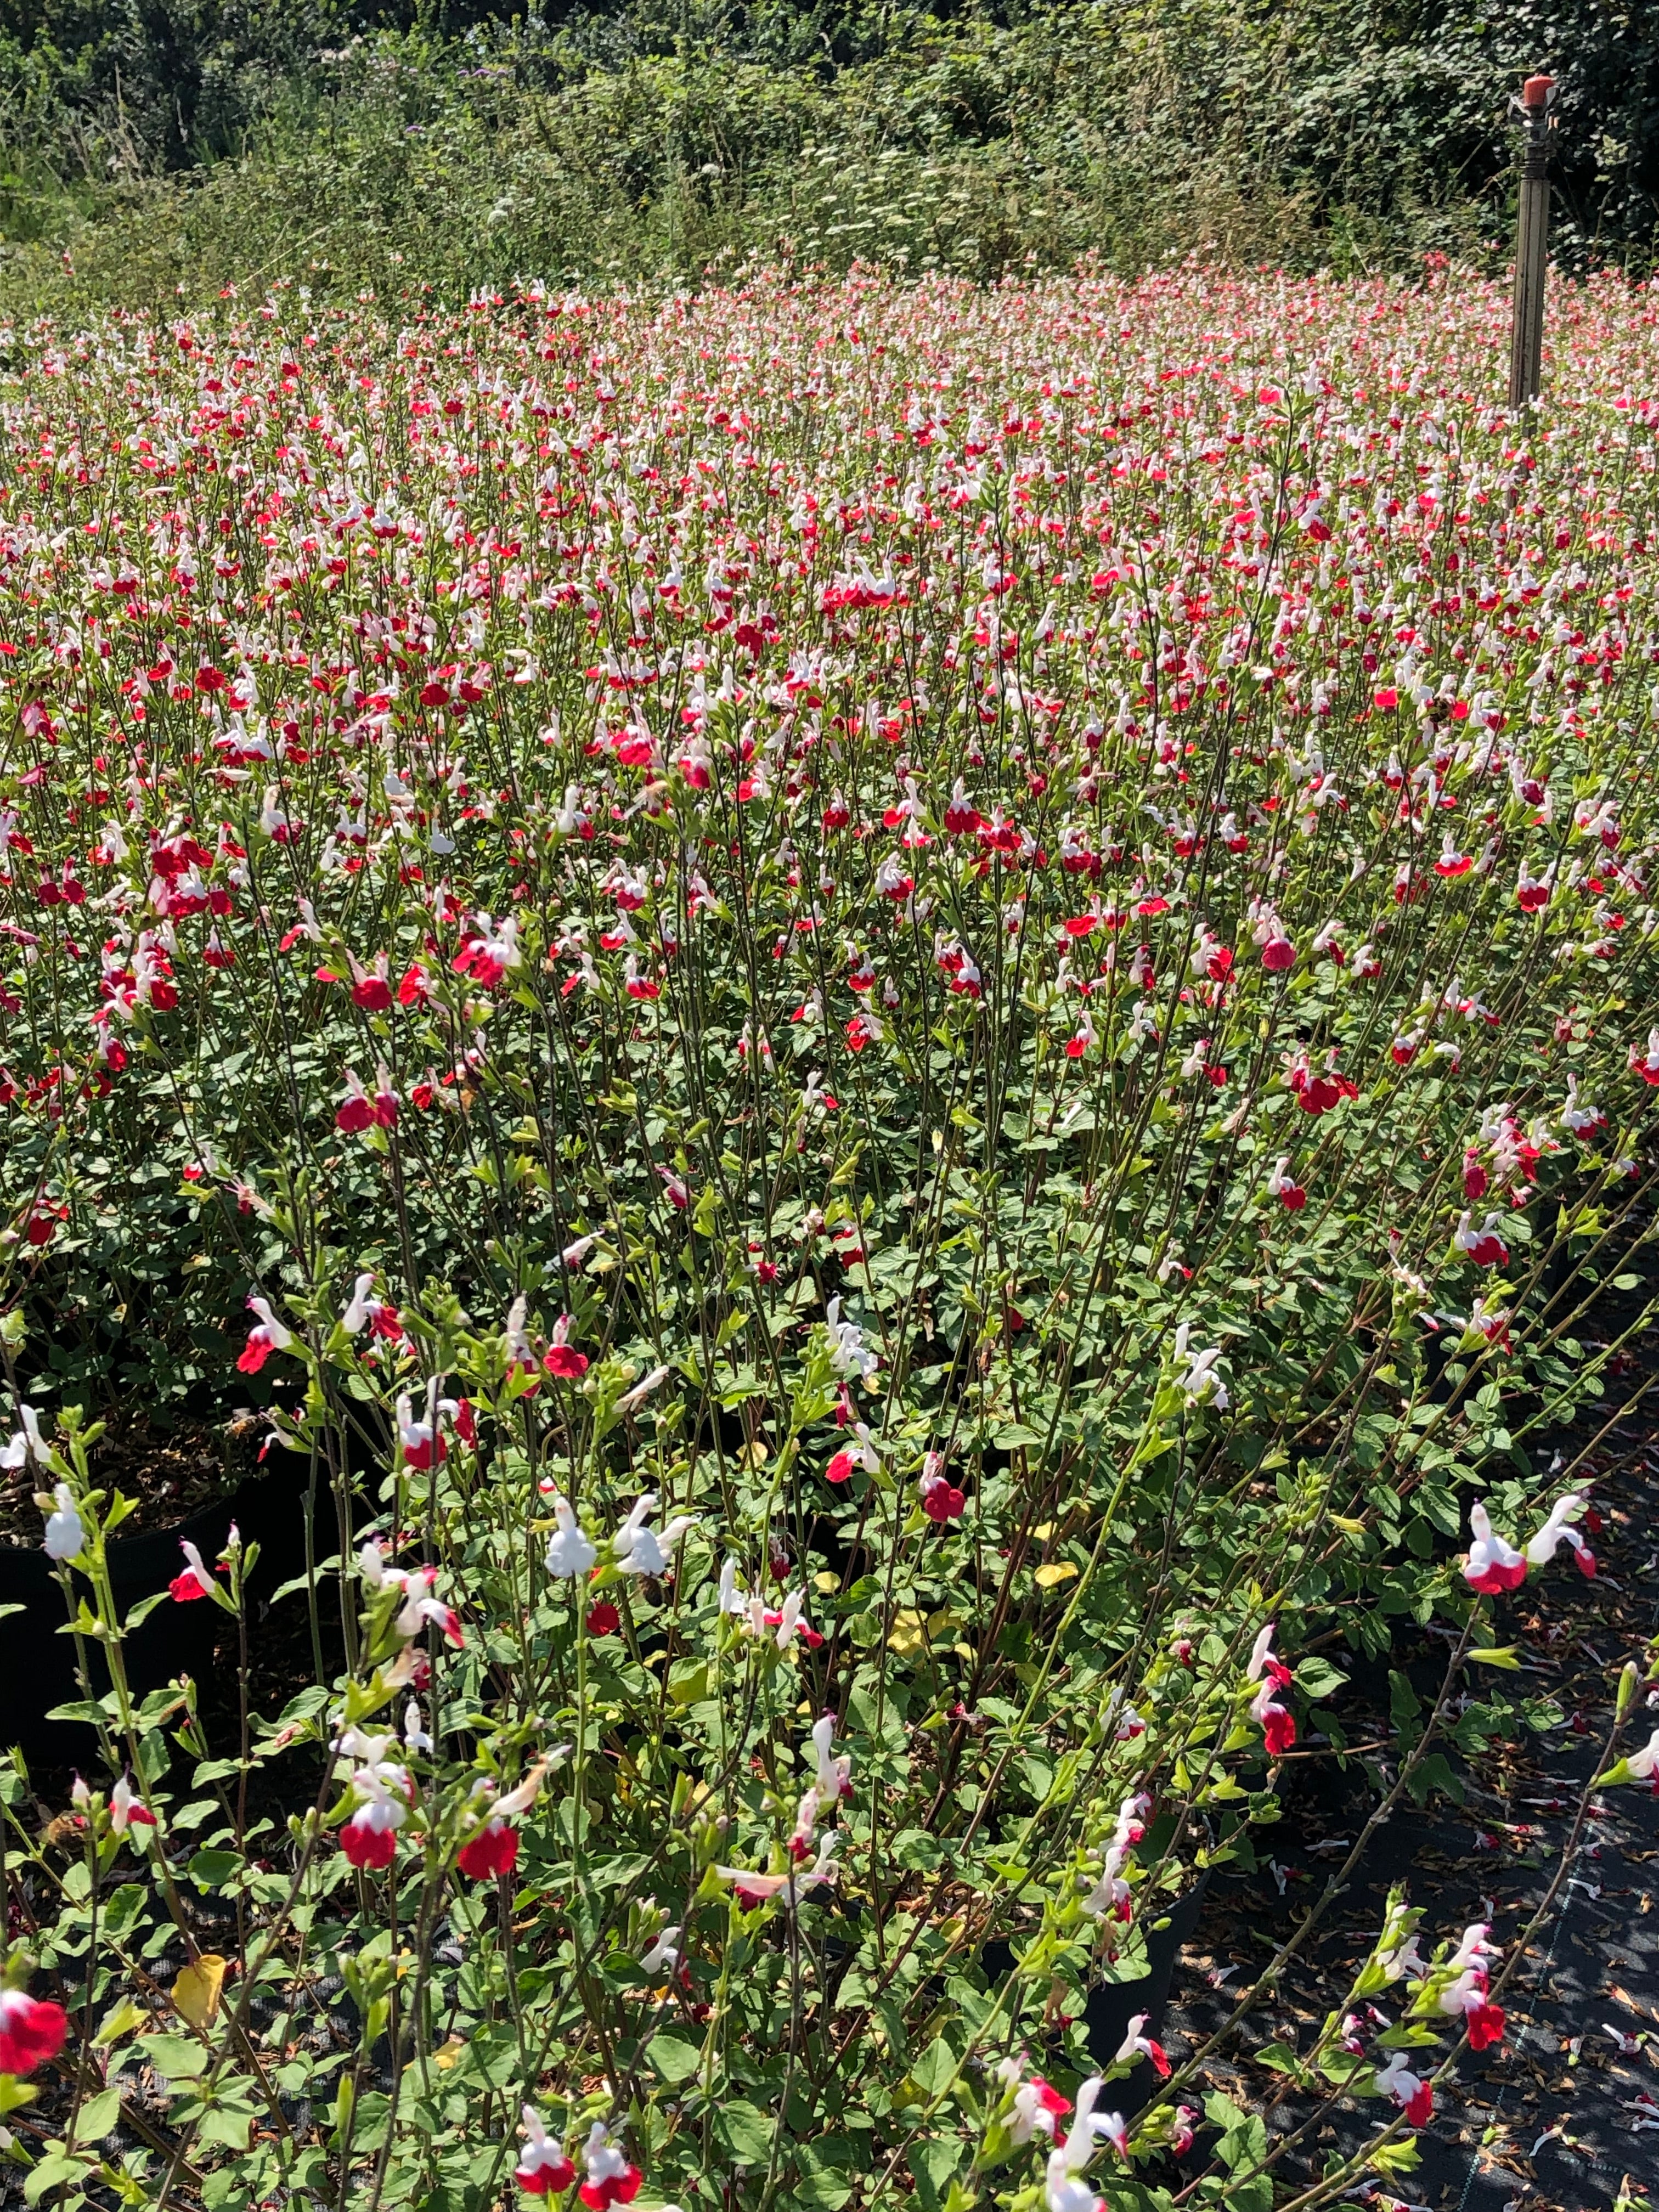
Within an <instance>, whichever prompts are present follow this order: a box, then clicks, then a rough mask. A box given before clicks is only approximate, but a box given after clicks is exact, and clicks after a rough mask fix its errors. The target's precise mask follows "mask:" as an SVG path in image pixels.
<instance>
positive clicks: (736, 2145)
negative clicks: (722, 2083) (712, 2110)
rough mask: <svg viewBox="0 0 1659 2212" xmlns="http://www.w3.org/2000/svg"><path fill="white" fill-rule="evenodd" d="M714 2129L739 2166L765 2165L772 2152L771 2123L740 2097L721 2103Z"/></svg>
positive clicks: (764, 2115)
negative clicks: (728, 2102)
mask: <svg viewBox="0 0 1659 2212" xmlns="http://www.w3.org/2000/svg"><path fill="white" fill-rule="evenodd" d="M714 2133H715V2135H716V2136H718V2137H719V2138H720V2142H722V2143H724V2145H725V2146H726V2150H727V2151H728V2152H729V2153H730V2154H731V2156H732V2161H733V2163H734V2164H735V2165H738V2166H764V2165H766V2164H767V2162H768V2161H769V2159H770V2158H771V2155H772V2123H771V2121H770V2120H769V2118H767V2116H766V2114H765V2113H764V2112H757V2111H756V2109H755V2107H754V2106H752V2105H745V2104H744V2102H743V2101H742V2100H741V2099H739V2100H736V2101H734V2102H733V2103H732V2104H729V2105H725V2106H722V2107H721V2108H720V2114H719V2117H718V2118H716V2120H715V2122H714Z"/></svg>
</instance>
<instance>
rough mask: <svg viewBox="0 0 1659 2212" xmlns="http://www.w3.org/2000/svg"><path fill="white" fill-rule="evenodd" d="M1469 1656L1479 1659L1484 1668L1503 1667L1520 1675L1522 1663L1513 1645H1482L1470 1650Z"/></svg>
mask: <svg viewBox="0 0 1659 2212" xmlns="http://www.w3.org/2000/svg"><path fill="white" fill-rule="evenodd" d="M1468 1656H1469V1657H1470V1658H1471V1659H1477V1660H1479V1661H1480V1664H1481V1665H1482V1666H1483V1667H1503V1668H1507V1669H1508V1670H1509V1671H1510V1672H1511V1673H1519V1671H1520V1667H1521V1661H1520V1658H1519V1656H1518V1655H1517V1654H1516V1649H1515V1646H1514V1644H1482V1645H1480V1646H1478V1647H1476V1648H1474V1649H1472V1650H1470V1652H1469V1654H1468Z"/></svg>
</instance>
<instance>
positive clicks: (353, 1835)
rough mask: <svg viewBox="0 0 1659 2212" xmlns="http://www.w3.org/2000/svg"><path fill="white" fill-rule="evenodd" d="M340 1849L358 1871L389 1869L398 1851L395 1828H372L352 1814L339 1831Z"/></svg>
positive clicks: (359, 1815) (358, 1815)
mask: <svg viewBox="0 0 1659 2212" xmlns="http://www.w3.org/2000/svg"><path fill="white" fill-rule="evenodd" d="M340 1849H341V1850H343V1852H344V1853H345V1855H346V1857H348V1858H349V1860H350V1862H351V1863H352V1865H353V1866H355V1867H357V1868H359V1869H363V1868H369V1867H375V1868H379V1867H389V1866H390V1865H391V1864H392V1859H393V1857H395V1856H396V1853H397V1850H398V1832H397V1830H396V1829H395V1828H390V1827H388V1828H372V1827H370V1826H369V1825H368V1821H366V1820H363V1819H362V1815H361V1814H356V1813H354V1814H352V1816H351V1818H350V1820H348V1821H347V1822H346V1824H345V1826H344V1827H343V1828H342V1829H341V1831H340Z"/></svg>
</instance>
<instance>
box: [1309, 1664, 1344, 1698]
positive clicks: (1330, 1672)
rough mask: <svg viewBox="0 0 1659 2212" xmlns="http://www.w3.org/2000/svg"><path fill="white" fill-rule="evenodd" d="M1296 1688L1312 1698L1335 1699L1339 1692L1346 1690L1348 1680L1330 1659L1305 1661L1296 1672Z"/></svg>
mask: <svg viewBox="0 0 1659 2212" xmlns="http://www.w3.org/2000/svg"><path fill="white" fill-rule="evenodd" d="M1296 1686H1297V1689H1298V1690H1303V1691H1305V1692H1307V1694H1308V1696H1309V1697H1310V1698H1334V1696H1335V1695H1336V1693H1337V1692H1338V1691H1339V1690H1346V1688H1347V1686H1348V1678H1347V1676H1346V1674H1341V1673H1340V1672H1339V1671H1338V1669H1337V1668H1334V1667H1333V1666H1332V1664H1331V1662H1330V1661H1329V1660H1328V1659H1321V1658H1317V1657H1315V1658H1312V1659H1304V1661H1303V1662H1302V1663H1301V1665H1300V1666H1299V1667H1298V1668H1297V1670H1296Z"/></svg>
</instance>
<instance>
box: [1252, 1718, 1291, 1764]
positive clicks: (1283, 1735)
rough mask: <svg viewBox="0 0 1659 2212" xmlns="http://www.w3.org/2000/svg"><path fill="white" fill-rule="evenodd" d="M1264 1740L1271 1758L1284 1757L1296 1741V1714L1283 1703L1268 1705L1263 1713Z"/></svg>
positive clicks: (1262, 1733) (1262, 1728)
mask: <svg viewBox="0 0 1659 2212" xmlns="http://www.w3.org/2000/svg"><path fill="white" fill-rule="evenodd" d="M1261 1735H1262V1741H1264V1742H1265V1743H1266V1745H1267V1756H1268V1758H1269V1759H1282V1758H1283V1757H1284V1756H1285V1753H1286V1752H1287V1751H1288V1750H1289V1749H1290V1748H1291V1745H1292V1744H1293V1743H1294V1742H1295V1741H1296V1716H1295V1715H1294V1714H1293V1713H1290V1712H1287V1711H1285V1707H1284V1706H1283V1705H1268V1706H1267V1707H1266V1708H1265V1709H1264V1711H1263V1712H1262V1715H1261Z"/></svg>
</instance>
